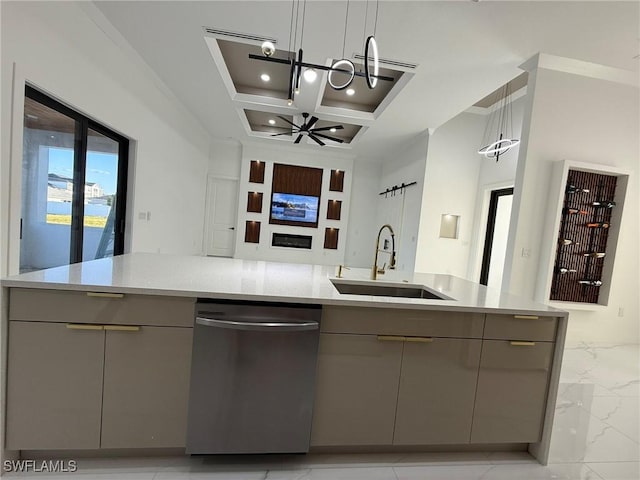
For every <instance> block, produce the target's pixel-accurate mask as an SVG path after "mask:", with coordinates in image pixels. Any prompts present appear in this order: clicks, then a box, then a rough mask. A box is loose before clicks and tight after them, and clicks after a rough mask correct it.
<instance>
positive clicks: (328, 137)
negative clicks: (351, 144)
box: [309, 132, 344, 143]
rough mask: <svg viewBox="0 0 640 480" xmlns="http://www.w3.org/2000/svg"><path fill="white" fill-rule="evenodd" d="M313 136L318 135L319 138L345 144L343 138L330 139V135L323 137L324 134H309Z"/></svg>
mask: <svg viewBox="0 0 640 480" xmlns="http://www.w3.org/2000/svg"><path fill="white" fill-rule="evenodd" d="M311 135H317V136H318V137H322V138H326V139H327V140H332V141H334V142H338V143H344V140H342V139H341V138H336V137H330V136H329V135H323V134H322V133H316V132H312V133H309V136H311Z"/></svg>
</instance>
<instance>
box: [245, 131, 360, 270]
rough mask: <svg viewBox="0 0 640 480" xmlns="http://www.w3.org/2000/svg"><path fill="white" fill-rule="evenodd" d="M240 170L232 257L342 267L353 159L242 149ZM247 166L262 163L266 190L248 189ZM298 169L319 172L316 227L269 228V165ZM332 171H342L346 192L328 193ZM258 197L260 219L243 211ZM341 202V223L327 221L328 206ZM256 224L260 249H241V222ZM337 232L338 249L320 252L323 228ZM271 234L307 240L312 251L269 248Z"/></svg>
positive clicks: (297, 149) (293, 149)
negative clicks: (255, 194) (249, 200)
mask: <svg viewBox="0 0 640 480" xmlns="http://www.w3.org/2000/svg"><path fill="white" fill-rule="evenodd" d="M242 157H243V158H242V165H241V171H240V183H239V192H238V223H237V227H236V232H237V234H236V250H235V255H234V256H235V257H237V258H245V259H251V260H270V261H278V262H294V263H313V264H320V265H339V264H344V252H345V245H346V239H347V236H348V233H347V230H348V229H347V226H348V225H349V212H350V198H351V179H352V170H353V156H352V155H345V154H342V153H337V152H330V151H325V150H316V149H307V148H305V147H303V146H296V145H292V146H282V147H273V146H269V145H265V144H264V143H249V142H247V143H245V144H243V148H242ZM251 160H260V161H261V162H265V164H266V166H265V178H264V184H256V183H249V167H250V163H251ZM274 163H282V164H288V165H300V166H305V167H314V168H322V169H323V170H324V172H323V175H322V193H321V197H320V204H319V209H318V227H317V228H308V227H294V226H287V225H271V224H269V211H270V208H271V207H270V201H271V181H272V178H273V177H272V175H273V164H274ZM332 169H340V170H343V171H344V172H345V174H344V191H343V192H329V178H330V175H331V170H332ZM254 191H255V192H262V193H263V206H262V213H249V212H247V211H246V205H247V193H248V192H254ZM329 199H331V200H341V201H342V207H341V216H340V220H327V218H326V217H327V200H329ZM247 220H249V221H251V220H255V221H259V222H260V243H258V244H255V243H245V241H244V233H245V222H246V221H247ZM327 227H328V228H338V229H339V232H338V248H337V249H336V250H333V249H325V248H324V234H325V228H327ZM274 232H277V233H285V234H287V233H289V234H293V235H310V236H312V237H313V239H312V249H311V250H306V249H299V248H286V247H272V246H271V236H272V234H273V233H274Z"/></svg>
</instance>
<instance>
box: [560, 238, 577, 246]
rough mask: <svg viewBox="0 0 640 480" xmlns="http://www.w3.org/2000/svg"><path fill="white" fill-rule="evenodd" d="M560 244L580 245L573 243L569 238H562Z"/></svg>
mask: <svg viewBox="0 0 640 480" xmlns="http://www.w3.org/2000/svg"><path fill="white" fill-rule="evenodd" d="M561 243H562V244H563V245H580V244H579V243H578V242H575V241H573V240H571V239H570V238H563V239H562V240H561Z"/></svg>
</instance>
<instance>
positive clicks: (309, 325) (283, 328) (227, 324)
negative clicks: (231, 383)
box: [196, 316, 320, 332]
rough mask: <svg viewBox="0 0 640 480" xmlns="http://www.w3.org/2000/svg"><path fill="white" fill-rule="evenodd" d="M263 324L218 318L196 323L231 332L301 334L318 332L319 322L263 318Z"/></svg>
mask: <svg viewBox="0 0 640 480" xmlns="http://www.w3.org/2000/svg"><path fill="white" fill-rule="evenodd" d="M263 320H265V321H262V322H249V321H242V320H220V319H218V318H206V317H200V316H198V317H196V323H197V324H198V325H203V326H205V327H217V328H228V329H231V330H253V331H262V332H267V331H279V332H301V331H305V330H317V329H318V328H319V326H320V325H319V324H318V322H299V323H287V322H281V321H279V320H280V319H278V318H263Z"/></svg>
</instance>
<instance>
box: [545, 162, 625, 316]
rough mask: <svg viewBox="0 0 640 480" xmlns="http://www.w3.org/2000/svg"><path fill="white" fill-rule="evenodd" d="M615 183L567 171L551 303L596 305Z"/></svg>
mask: <svg viewBox="0 0 640 480" xmlns="http://www.w3.org/2000/svg"><path fill="white" fill-rule="evenodd" d="M616 184H617V177H616V176H612V175H604V174H599V173H593V172H585V171H578V170H569V171H568V175H567V183H566V187H565V193H564V203H563V208H562V216H561V219H560V227H559V232H558V244H557V247H556V256H555V264H554V270H553V278H552V282H551V295H550V299H551V300H559V301H567V302H581V303H599V294H600V289H601V287H602V286H603V282H604V280H603V269H604V265H605V262H607V261H609V260H610V259H609V258H607V256H606V255H607V240H608V238H609V232H610V227H611V226H612V225H611V220H612V213H613V211H614V209H615V208H616V203H615V201H614V198H615V193H616Z"/></svg>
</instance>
